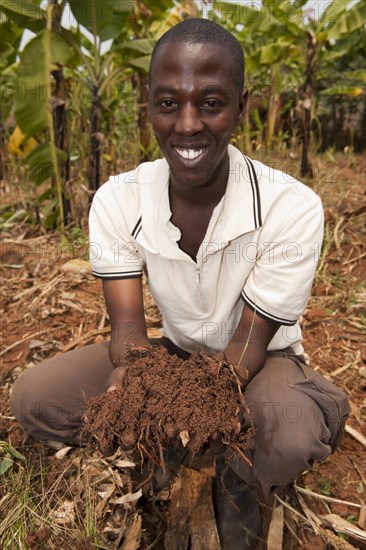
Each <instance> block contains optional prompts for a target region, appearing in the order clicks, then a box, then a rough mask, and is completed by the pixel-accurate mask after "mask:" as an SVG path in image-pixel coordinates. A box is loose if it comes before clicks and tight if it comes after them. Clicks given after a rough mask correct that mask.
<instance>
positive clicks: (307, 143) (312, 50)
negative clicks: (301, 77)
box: [300, 33, 317, 178]
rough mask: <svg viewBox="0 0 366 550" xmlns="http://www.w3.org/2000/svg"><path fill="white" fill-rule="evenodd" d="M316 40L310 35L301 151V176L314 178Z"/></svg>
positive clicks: (307, 52)
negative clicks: (312, 147) (312, 160)
mask: <svg viewBox="0 0 366 550" xmlns="http://www.w3.org/2000/svg"><path fill="white" fill-rule="evenodd" d="M316 47H317V43H316V39H315V36H314V35H312V34H310V33H309V36H308V42H307V51H306V77H305V84H304V92H303V105H302V110H303V116H302V119H303V133H302V151H301V167H300V175H301V176H309V177H310V178H313V177H314V172H313V167H312V165H311V162H310V156H309V155H310V147H311V112H312V107H313V99H314V88H315V82H314V75H315V55H316Z"/></svg>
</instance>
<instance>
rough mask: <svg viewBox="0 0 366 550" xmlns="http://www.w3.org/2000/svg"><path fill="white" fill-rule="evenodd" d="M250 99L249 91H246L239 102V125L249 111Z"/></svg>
mask: <svg viewBox="0 0 366 550" xmlns="http://www.w3.org/2000/svg"><path fill="white" fill-rule="evenodd" d="M248 97H249V90H246V91H244V90H243V92H242V94H241V97H240V101H239V113H238V116H237V119H236V123H237V124H239V123H240V122H241V121H242V120H243V118H244V115H245V113H246V111H247V105H248Z"/></svg>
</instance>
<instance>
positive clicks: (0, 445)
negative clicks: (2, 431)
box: [0, 441, 26, 475]
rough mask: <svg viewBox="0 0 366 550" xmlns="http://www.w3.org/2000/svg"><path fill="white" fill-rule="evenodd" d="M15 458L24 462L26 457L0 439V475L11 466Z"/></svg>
mask: <svg viewBox="0 0 366 550" xmlns="http://www.w3.org/2000/svg"><path fill="white" fill-rule="evenodd" d="M15 460H21V461H23V462H25V461H26V458H25V456H23V455H22V454H21V453H20V452H19V451H17V450H16V449H14V447H12V446H11V445H10V444H9V443H7V442H6V441H0V475H4V474H5V473H6V472H7V471H8V470H9V469H10V468H12V467H13V466H14V464H15Z"/></svg>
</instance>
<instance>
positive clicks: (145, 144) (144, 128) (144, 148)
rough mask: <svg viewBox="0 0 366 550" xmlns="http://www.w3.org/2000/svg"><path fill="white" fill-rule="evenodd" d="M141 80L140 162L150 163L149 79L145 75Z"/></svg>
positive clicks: (141, 76) (138, 120)
mask: <svg viewBox="0 0 366 550" xmlns="http://www.w3.org/2000/svg"><path fill="white" fill-rule="evenodd" d="M138 79H139V103H138V106H139V107H138V108H139V110H138V116H137V123H138V128H139V133H140V162H146V161H149V160H150V158H149V153H150V126H149V121H148V116H147V102H146V85H147V83H148V77H147V75H144V74H139V75H138Z"/></svg>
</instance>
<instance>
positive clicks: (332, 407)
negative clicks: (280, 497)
mask: <svg viewBox="0 0 366 550" xmlns="http://www.w3.org/2000/svg"><path fill="white" fill-rule="evenodd" d="M153 343H154V344H156V343H161V344H163V345H165V346H166V347H167V348H168V349H169V351H170V352H177V351H178V354H179V352H180V351H182V350H179V349H177V348H175V347H174V344H172V343H171V342H170V341H168V340H167V339H165V338H164V339H162V340H160V341H156V340H155V341H154V342H153ZM181 355H187V354H186V353H185V352H182V353H181ZM112 370H113V366H112V364H111V362H110V359H109V356H108V343H102V344H92V345H90V346H86V347H84V348H79V349H77V350H74V351H70V352H68V353H65V354H63V355H58V356H57V357H53V358H51V359H48V360H46V361H44V362H42V363H40V364H39V365H36V366H34V367H32V368H31V369H29V370H28V371H26V372H25V373H24V374H23V375H22V376H21V377H20V378H19V380H18V381H17V382H16V384H15V385H14V389H13V392H12V395H11V408H12V412H13V414H14V415H15V417H16V418H17V420H18V422H19V423H20V424H22V426H23V427H24V428H25V430H26V431H27V432H28V433H30V434H31V435H32V436H33V437H34V438H36V439H40V440H58V441H64V442H67V443H80V433H81V415H82V413H83V410H84V407H85V402H86V401H87V400H88V399H89V398H90V397H93V396H95V395H97V394H98V393H101V392H103V391H105V389H106V383H107V380H108V377H109V375H110V373H111V371H112ZM244 396H245V399H246V401H247V403H248V405H249V408H250V410H251V414H252V418H253V421H254V424H255V428H256V433H255V437H254V438H253V440H252V442H251V446H250V448H249V449H248V451H247V456H248V458H249V461H250V462H251V463H252V467H251V466H250V465H249V464H248V463H247V462H245V461H244V460H243V459H241V458H240V457H239V456H236V457H235V458H233V457H230V456H228V458H229V459H230V466H231V467H232V469H233V470H234V471H236V472H237V474H238V475H239V476H240V477H242V478H243V479H244V480H245V481H247V483H249V484H251V485H255V486H257V487H259V486H261V487H262V489H263V491H264V493H265V494H270V493H271V491H272V490H273V489H275V488H276V487H278V486H284V485H287V484H288V483H290V482H292V481H294V480H295V479H296V478H297V477H298V476H299V475H300V474H301V473H302V472H303V471H305V470H308V469H310V468H311V466H312V464H313V462H314V461H315V460H323V459H324V458H326V457H327V456H329V455H330V453H331V452H332V451H334V449H335V448H336V447H337V445H338V444H339V443H340V441H341V439H342V436H343V431H344V424H345V421H346V418H347V416H348V414H349V412H350V408H349V404H348V401H347V397H346V395H345V394H344V393H343V392H342V391H341V390H340V389H338V388H337V387H336V386H334V385H333V384H332V383H331V382H329V381H327V380H326V379H325V378H323V377H322V376H321V375H320V374H318V373H317V372H315V371H313V370H312V369H311V368H310V367H308V366H307V365H306V364H305V363H304V361H303V359H302V357H300V356H296V355H294V354H293V353H292V352H291V350H290V349H288V350H284V351H276V352H268V354H267V360H266V362H265V365H264V367H263V368H262V370H261V371H260V372H259V373H258V374H257V375H256V376H255V377H254V378H253V380H252V381H251V382H250V383H249V384H248V386H247V387H246V389H245V393H244ZM245 427H246V426H244V428H245Z"/></svg>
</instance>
